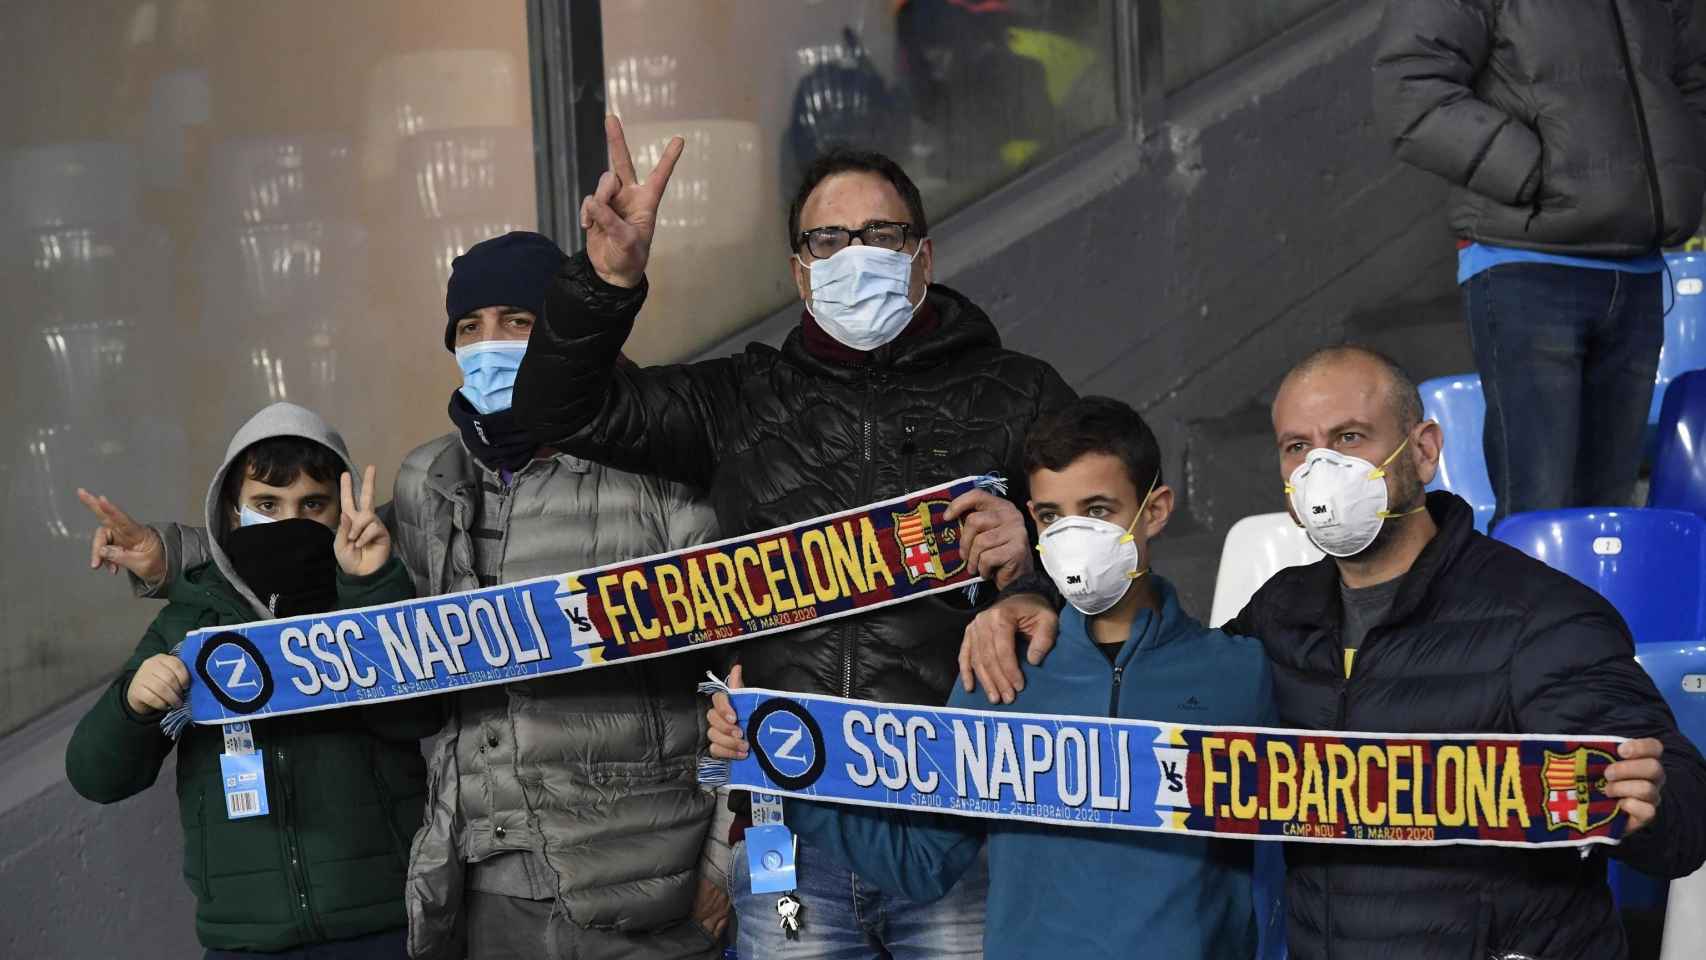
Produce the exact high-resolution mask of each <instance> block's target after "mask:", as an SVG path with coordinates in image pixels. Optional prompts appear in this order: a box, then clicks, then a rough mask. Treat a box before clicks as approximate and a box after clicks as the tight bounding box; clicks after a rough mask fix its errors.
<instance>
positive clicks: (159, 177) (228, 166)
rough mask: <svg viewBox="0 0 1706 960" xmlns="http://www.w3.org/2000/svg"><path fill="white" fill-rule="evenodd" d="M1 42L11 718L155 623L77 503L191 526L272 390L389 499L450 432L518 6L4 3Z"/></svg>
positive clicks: (3, 465)
mask: <svg viewBox="0 0 1706 960" xmlns="http://www.w3.org/2000/svg"><path fill="white" fill-rule="evenodd" d="M0 35H3V36H5V37H6V38H7V51H8V52H7V57H6V59H5V62H4V64H3V65H0V131H3V132H0V137H3V138H4V140H3V141H0V302H4V303H5V304H6V305H7V308H8V311H9V319H8V322H7V324H6V328H5V329H6V333H7V335H8V337H9V341H10V342H9V344H8V347H9V349H7V350H6V351H5V354H4V356H3V357H0V368H3V369H4V373H5V375H6V376H7V379H8V382H9V383H10V384H11V386H12V389H11V397H12V399H11V401H10V405H9V408H8V411H9V414H10V415H9V416H8V417H6V419H5V421H4V424H3V425H0V488H3V489H4V492H5V494H6V499H5V506H4V511H3V514H0V547H3V550H4V553H3V556H4V560H3V561H0V562H3V563H4V569H5V571H6V576H5V578H4V579H3V580H0V631H3V635H4V636H5V637H6V638H7V640H6V642H5V643H4V644H0V691H3V692H0V731H4V730H8V729H11V728H13V727H16V726H17V725H18V724H19V723H21V722H23V721H25V720H27V719H29V718H30V717H32V716H34V715H36V714H37V713H39V712H40V710H41V709H42V708H43V707H45V706H48V705H50V704H52V703H54V702H56V701H59V700H63V699H66V698H67V697H70V696H72V695H73V694H75V693H77V692H79V691H81V690H83V689H86V688H88V687H89V686H92V685H94V684H96V683H98V682H100V681H101V680H103V679H104V678H107V677H110V676H111V675H112V674H113V673H114V671H116V670H117V668H118V666H119V665H120V664H121V663H122V662H123V661H124V659H125V657H126V656H128V654H129V653H130V651H131V650H132V648H133V647H134V645H135V643H136V641H137V639H138V638H139V637H140V636H141V634H142V629H143V627H144V626H145V625H146V623H147V622H148V619H149V618H150V617H151V616H153V615H154V613H155V612H157V610H158V609H159V607H158V605H157V604H154V603H147V602H141V601H135V600H132V599H130V598H129V591H128V590H127V589H126V588H125V586H124V585H123V583H122V581H120V580H116V579H111V578H108V577H105V576H100V577H97V576H96V575H95V574H93V573H90V572H88V571H87V569H86V567H87V563H88V542H89V536H90V534H91V533H92V531H93V528H94V521H93V518H92V516H91V515H90V514H89V513H88V512H87V511H86V510H85V509H84V508H83V507H82V506H81V505H80V504H79V503H78V502H77V499H76V488H77V487H79V486H85V487H88V488H90V489H92V490H95V491H97V492H101V493H105V494H108V495H110V496H111V497H112V498H113V499H114V500H115V501H116V502H117V503H119V504H120V505H121V506H123V507H126V508H127V509H129V510H131V511H132V512H133V513H134V514H136V515H137V516H139V517H143V518H150V519H184V520H189V521H191V522H197V523H199V522H200V517H201V515H202V502H203V497H204V495H205V492H206V490H207V483H208V479H209V477H210V476H211V474H212V472H213V470H214V468H215V467H216V466H217V464H218V462H219V461H220V460H221V459H222V457H223V454H224V450H225V445H226V442H227V441H228V440H229V439H230V436H231V433H232V432H233V431H234V430H235V429H236V427H237V426H238V425H239V424H240V423H241V422H242V421H243V420H244V419H246V418H247V417H248V416H249V415H250V414H251V413H253V412H254V411H255V410H256V409H258V408H259V407H261V406H263V405H264V404H266V403H268V402H270V401H272V400H279V399H288V400H292V401H296V402H299V403H303V404H306V405H308V406H310V407H313V408H315V409H316V410H318V411H320V412H321V413H322V414H323V415H325V416H326V417H327V418H328V419H330V420H331V421H332V422H333V423H334V424H335V425H337V426H338V427H339V428H340V429H341V430H342V431H343V433H344V436H345V437H346V439H348V441H349V443H350V448H351V451H352V453H353V454H354V455H355V457H356V458H357V459H358V460H359V461H362V462H369V461H370V462H373V463H375V464H377V465H378V466H379V469H380V483H381V485H382V490H385V491H388V490H389V489H390V485H391V477H392V476H393V474H394V472H395V469H396V466H397V464H398V462H399V461H400V460H401V458H402V457H403V455H404V454H405V453H407V452H408V451H409V450H410V449H411V448H413V447H414V446H416V445H418V444H420V443H422V442H424V441H425V440H428V439H430V438H432V437H434V436H437V435H439V434H442V433H444V432H445V431H446V430H447V429H448V420H447V418H446V416H445V413H444V406H443V404H444V403H446V402H448V400H449V395H450V391H451V390H452V389H453V388H454V386H455V385H456V383H457V382H458V375H457V372H456V366H455V364H454V362H453V361H452V360H451V358H450V356H449V355H448V354H447V353H446V352H445V350H444V346H443V339H442V333H443V330H444V322H445V318H444V281H445V278H446V277H447V276H448V274H449V264H450V260H451V259H452V258H453V257H454V256H455V255H456V254H457V253H459V252H460V251H461V250H462V249H463V248H464V247H465V246H466V245H468V244H469V243H471V242H474V241H477V240H480V239H483V238H484V237H487V236H490V235H492V234H493V233H497V232H500V231H502V230H505V229H509V228H512V227H530V226H531V225H532V224H533V223H534V220H535V216H536V214H535V204H534V187H533V153H532V151H533V141H532V132H531V124H532V121H531V112H530V111H531V107H530V103H529V80H528V77H529V73H528V53H527V21H526V14H525V10H524V0H482V2H481V3H478V4H471V3H465V2H458V0H291V2H289V3H271V4H267V3H216V2H213V0H140V2H139V0H79V2H77V3H62V2H58V0H12V2H9V3H7V4H5V6H4V7H3V8H0ZM381 499H383V497H382V498H381Z"/></svg>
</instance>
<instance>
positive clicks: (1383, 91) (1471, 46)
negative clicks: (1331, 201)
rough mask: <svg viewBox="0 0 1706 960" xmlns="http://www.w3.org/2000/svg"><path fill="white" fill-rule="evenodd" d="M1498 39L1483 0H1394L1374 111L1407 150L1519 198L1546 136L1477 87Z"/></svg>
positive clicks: (1465, 179) (1404, 156)
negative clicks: (1478, 92) (1486, 98)
mask: <svg viewBox="0 0 1706 960" xmlns="http://www.w3.org/2000/svg"><path fill="white" fill-rule="evenodd" d="M1492 45H1493V34H1492V29H1491V26H1490V25H1489V23H1488V21H1487V11H1486V9H1485V6H1484V3H1483V2H1482V0H1387V4H1386V16H1385V20H1384V21H1383V22H1382V24H1381V28H1380V39H1379V44H1378V46H1377V47H1376V49H1375V56H1374V114H1375V116H1376V117H1378V118H1379V119H1380V122H1381V123H1382V124H1383V125H1384V126H1385V127H1386V129H1387V131H1389V133H1390V135H1391V137H1392V143H1393V148H1394V150H1395V151H1396V153H1397V156H1398V159H1399V160H1402V161H1403V162H1405V163H1408V164H1410V165H1411V166H1414V167H1419V168H1421V169H1423V170H1426V171H1428V172H1429V173H1433V174H1437V175H1439V176H1441V177H1444V178H1445V179H1447V180H1449V181H1451V182H1452V183H1454V184H1456V185H1457V186H1460V187H1467V188H1468V189H1470V190H1472V191H1474V192H1475V193H1478V194H1480V195H1482V196H1484V197H1488V198H1490V199H1492V200H1495V201H1497V202H1499V203H1504V204H1509V205H1513V206H1520V205H1525V204H1527V203H1529V202H1530V201H1532V200H1533V198H1534V193H1535V190H1536V189H1537V187H1538V185H1539V170H1540V138H1539V136H1537V135H1536V134H1535V132H1534V131H1533V130H1531V129H1529V128H1528V126H1527V125H1525V124H1523V123H1521V122H1520V121H1518V120H1516V119H1515V118H1513V117H1511V116H1509V115H1507V114H1506V113H1504V111H1502V110H1500V109H1498V108H1497V107H1495V106H1493V105H1492V104H1489V103H1487V102H1486V101H1483V100H1481V99H1479V98H1477V97H1476V96H1475V91H1474V82H1475V75H1476V74H1478V73H1480V72H1481V69H1482V68H1483V67H1485V66H1486V64H1487V57H1488V54H1489V52H1490V51H1491V49H1492Z"/></svg>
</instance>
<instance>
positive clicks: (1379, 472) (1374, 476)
mask: <svg viewBox="0 0 1706 960" xmlns="http://www.w3.org/2000/svg"><path fill="white" fill-rule="evenodd" d="M1409 445H1410V438H1409V437H1408V436H1405V437H1404V442H1403V443H1400V444H1398V449H1396V450H1394V451H1392V455H1391V456H1389V457H1387V458H1386V459H1385V460H1382V461H1380V466H1378V467H1375V468H1374V471H1373V472H1372V473H1370V474H1369V475H1368V478H1369V479H1370V480H1379V479H1380V478H1381V477H1384V476H1386V468H1387V467H1388V466H1390V465H1391V463H1392V461H1394V460H1396V459H1398V454H1400V453H1403V452H1404V448H1405V447H1407V446H1409Z"/></svg>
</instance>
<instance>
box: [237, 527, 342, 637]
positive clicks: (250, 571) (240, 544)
mask: <svg viewBox="0 0 1706 960" xmlns="http://www.w3.org/2000/svg"><path fill="white" fill-rule="evenodd" d="M225 555H226V556H227V557H229V558H230V560H231V568H232V569H233V570H235V571H236V573H237V576H238V577H239V578H241V579H242V581H243V582H244V583H246V584H248V585H249V589H250V590H253V591H254V593H255V596H257V597H259V598H260V599H261V602H262V603H264V604H266V605H267V607H268V608H269V609H270V610H271V611H272V615H273V616H275V617H295V616H300V615H302V614H308V613H325V612H326V611H328V610H333V609H336V607H337V603H338V560H337V556H336V555H335V554H334V553H333V552H332V531H331V528H329V527H327V526H326V525H325V524H323V523H320V522H319V521H316V520H308V519H302V518H298V519H294V520H278V521H275V522H273V523H257V524H255V525H253V526H248V527H238V528H236V529H234V530H232V531H231V532H230V533H227V534H226V535H225Z"/></svg>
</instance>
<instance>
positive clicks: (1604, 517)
mask: <svg viewBox="0 0 1706 960" xmlns="http://www.w3.org/2000/svg"><path fill="white" fill-rule="evenodd" d="M1495 537H1496V538H1497V539H1499V540H1502V541H1504V542H1505V543H1508V544H1510V545H1511V546H1513V547H1516V548H1517V549H1519V550H1521V551H1522V552H1524V553H1526V554H1528V555H1529V556H1531V557H1534V558H1535V559H1538V560H1541V561H1543V562H1544V563H1546V564H1547V565H1549V566H1551V567H1553V568H1555V569H1558V570H1562V571H1563V572H1565V573H1567V574H1569V575H1570V576H1572V577H1575V578H1576V579H1577V580H1580V581H1581V582H1583V583H1585V584H1587V585H1588V586H1590V587H1593V588H1594V589H1595V590H1597V591H1599V593H1600V594H1601V595H1602V596H1604V597H1605V598H1606V599H1607V600H1610V601H1611V603H1612V605H1613V606H1615V607H1616V608H1617V610H1618V612H1619V613H1621V614H1623V619H1624V620H1625V621H1626V622H1627V623H1628V624H1629V631H1630V633H1632V634H1633V635H1634V637H1635V648H1636V655H1637V657H1638V659H1640V661H1641V663H1642V666H1644V667H1645V668H1646V669H1647V672H1648V673H1650V674H1652V675H1653V680H1654V682H1655V683H1656V684H1657V686H1658V687H1659V689H1660V691H1661V692H1662V693H1663V694H1664V696H1665V699H1666V700H1667V701H1669V702H1670V704H1671V707H1672V709H1673V710H1674V711H1676V714H1677V721H1678V723H1679V725H1681V727H1682V730H1683V733H1684V734H1686V735H1688V736H1689V738H1690V739H1693V740H1694V741H1695V742H1696V743H1701V742H1706V741H1703V740H1702V739H1701V737H1702V736H1703V735H1706V730H1702V729H1701V728H1702V727H1706V695H1701V694H1694V693H1685V692H1684V690H1683V689H1682V684H1683V679H1682V677H1683V675H1684V674H1687V673H1690V672H1692V673H1695V674H1699V673H1706V590H1702V585H1701V579H1702V576H1703V574H1706V520H1703V519H1702V518H1701V517H1700V516H1699V515H1697V514H1693V513H1687V512H1684V511H1681V510H1660V509H1653V508H1648V509H1624V510H1611V509H1603V508H1602V509H1593V508H1585V509H1575V510H1547V511H1540V512H1537V513H1519V514H1514V515H1512V516H1510V517H1507V518H1505V520H1504V522H1503V523H1500V524H1499V529H1498V533H1497V534H1495ZM1690 658H1692V661H1690ZM1691 664H1692V665H1691ZM1672 674H1675V676H1672ZM1703 681H1706V678H1702V680H1697V681H1691V682H1703ZM1685 711H1687V712H1686V714H1685ZM1609 880H1610V883H1611V890H1612V895H1613V897H1614V899H1615V900H1616V901H1617V905H1618V907H1619V908H1620V909H1621V910H1623V911H1624V922H1625V923H1626V924H1641V923H1646V922H1648V921H1649V919H1650V918H1651V917H1652V915H1653V913H1654V912H1655V911H1657V910H1659V909H1660V908H1661V905H1662V904H1663V903H1664V902H1665V900H1666V898H1667V896H1668V895H1669V889H1670V888H1669V884H1668V882H1667V881H1665V880H1662V879H1659V878H1656V877H1650V876H1647V875H1645V874H1643V873H1641V872H1639V871H1637V870H1632V869H1629V868H1627V867H1625V866H1624V865H1623V864H1621V863H1618V862H1616V861H1613V862H1612V863H1611V873H1610V877H1609Z"/></svg>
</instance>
